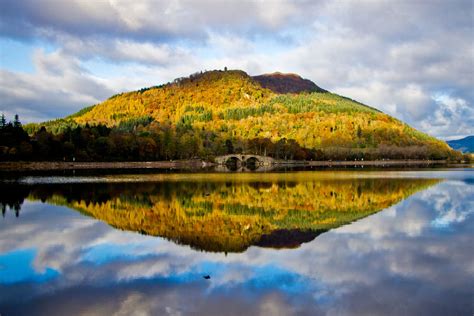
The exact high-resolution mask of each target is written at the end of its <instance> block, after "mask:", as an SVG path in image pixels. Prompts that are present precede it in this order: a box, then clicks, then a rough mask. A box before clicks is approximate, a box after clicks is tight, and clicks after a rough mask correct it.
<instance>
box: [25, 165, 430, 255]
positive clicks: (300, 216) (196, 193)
mask: <svg viewBox="0 0 474 316" xmlns="http://www.w3.org/2000/svg"><path fill="white" fill-rule="evenodd" d="M437 182H439V180H436V179H397V178H394V179H383V178H365V179H357V178H340V177H337V178H334V177H330V176H329V177H328V176H324V177H321V176H320V174H318V173H311V174H308V173H301V174H260V175H257V176H256V175H252V174H248V175H247V174H239V175H236V176H233V177H229V176H228V175H227V176H226V175H222V174H220V175H219V174H213V175H192V176H191V175H190V176H189V177H187V176H186V175H181V176H180V177H178V178H176V177H173V176H170V178H169V179H168V178H167V177H166V176H161V178H160V179H159V181H158V182H145V183H143V182H141V183H102V184H69V185H64V184H63V185H60V186H59V185H54V186H51V185H49V186H37V187H34V188H33V190H32V192H31V194H30V198H33V199H41V200H43V201H44V200H47V201H48V202H50V203H53V204H61V205H67V206H68V207H71V208H74V209H76V210H79V211H81V212H82V213H84V214H87V215H90V216H93V217H95V218H97V219H100V220H103V221H105V222H107V223H108V224H109V225H111V226H113V227H116V228H119V229H122V230H130V231H137V232H140V233H143V234H147V235H153V236H161V237H165V238H168V239H170V240H173V241H175V242H177V243H180V244H186V245H190V246H192V247H193V248H197V249H201V250H205V251H226V252H239V251H244V250H245V249H247V248H248V247H249V246H251V245H258V246H263V247H278V248H280V247H298V246H299V245H300V244H301V243H304V242H308V241H310V240H313V239H314V238H315V237H316V236H317V235H318V234H320V233H322V232H324V231H327V230H329V229H331V228H335V227H339V226H341V225H344V224H347V223H350V222H352V221H354V220H357V219H360V218H362V217H365V216H368V215H370V214H373V213H375V212H378V211H380V210H382V209H385V208H387V207H389V206H391V205H393V204H395V203H397V202H399V201H401V200H403V199H405V198H406V197H408V196H409V195H411V194H413V193H414V192H416V191H419V190H422V189H425V188H427V187H428V186H430V185H433V184H435V183H437Z"/></svg>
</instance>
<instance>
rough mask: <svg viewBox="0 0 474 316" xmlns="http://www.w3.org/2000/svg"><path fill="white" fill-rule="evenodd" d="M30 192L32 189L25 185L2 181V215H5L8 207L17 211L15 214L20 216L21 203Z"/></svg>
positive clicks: (0, 198)
mask: <svg viewBox="0 0 474 316" xmlns="http://www.w3.org/2000/svg"><path fill="white" fill-rule="evenodd" d="M29 193H30V189H29V188H28V187H27V186H23V185H12V184H6V183H0V208H1V209H2V216H3V217H5V214H6V212H7V208H9V209H10V210H12V211H14V212H15V216H16V217H18V216H20V210H21V205H22V204H23V201H24V200H25V198H26V197H27V196H28V194H29Z"/></svg>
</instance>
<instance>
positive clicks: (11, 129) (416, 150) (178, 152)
mask: <svg viewBox="0 0 474 316" xmlns="http://www.w3.org/2000/svg"><path fill="white" fill-rule="evenodd" d="M60 130H61V131H60V132H56V133H53V132H50V131H49V130H47V129H46V128H45V127H44V126H43V127H41V128H39V129H37V130H35V131H33V132H32V133H31V134H30V135H29V134H28V133H27V132H26V131H25V130H24V128H23V126H22V124H21V122H20V120H19V118H18V116H15V119H14V120H13V121H12V122H9V123H6V120H5V117H4V116H2V118H1V121H0V160H2V161H15V160H27V161H160V160H181V159H197V158H199V159H204V160H208V161H211V160H213V158H214V157H216V156H220V155H225V154H234V153H237V154H241V153H242V154H257V155H263V156H270V157H273V158H275V159H282V160H362V159H364V160H377V159H427V158H429V159H450V160H463V159H465V158H466V157H463V156H462V154H461V153H459V152H455V151H452V152H450V153H449V155H448V154H446V152H443V151H437V150H433V149H432V148H431V147H428V146H423V145H413V146H395V145H386V144H380V145H378V146H377V147H375V148H360V147H340V146H332V147H331V146H327V147H324V148H323V147H321V148H305V147H302V146H301V145H300V144H299V142H297V141H296V140H294V139H286V138H281V139H279V140H278V141H272V140H271V139H270V138H265V137H257V138H252V139H242V138H238V137H222V136H223V135H222V133H218V132H214V131H209V130H206V129H205V128H200V129H197V128H193V126H192V125H188V124H185V123H184V122H180V123H179V124H177V125H174V126H173V125H165V124H159V123H158V122H156V121H153V120H152V119H151V118H149V117H142V118H138V119H133V120H130V121H124V122H122V123H121V124H120V125H118V126H116V127H112V128H111V127H107V126H106V125H102V124H98V125H93V126H90V125H88V124H86V125H84V126H82V125H76V126H64V127H62V128H61V129H60Z"/></svg>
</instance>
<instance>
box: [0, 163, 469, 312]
mask: <svg viewBox="0 0 474 316" xmlns="http://www.w3.org/2000/svg"><path fill="white" fill-rule="evenodd" d="M0 192H1V193H0V203H1V205H2V208H3V217H2V218H0V314H1V315H2V316H5V315H187V314H193V315H196V314H197V315H472V314H473V310H474V308H473V301H474V300H473V298H474V257H473V253H474V246H473V245H474V229H473V228H474V225H473V224H474V170H473V169H446V170H441V169H437V170H421V171H356V170H354V171H301V172H288V173H226V174H223V173H208V174H203V173H190V174H185V173H176V174H127V175H118V174H115V175H86V176H50V177H44V176H21V177H17V178H15V179H8V178H5V177H4V178H3V179H2V181H0Z"/></svg>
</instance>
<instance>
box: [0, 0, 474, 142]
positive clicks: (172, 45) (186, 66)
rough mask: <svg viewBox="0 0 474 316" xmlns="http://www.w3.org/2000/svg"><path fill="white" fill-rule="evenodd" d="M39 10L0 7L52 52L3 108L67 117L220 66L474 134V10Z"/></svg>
mask: <svg viewBox="0 0 474 316" xmlns="http://www.w3.org/2000/svg"><path fill="white" fill-rule="evenodd" d="M38 5H39V2H36V1H20V2H18V1H4V2H3V3H2V6H3V8H2V9H3V10H0V11H1V12H2V13H1V14H2V16H1V17H2V19H0V20H3V23H0V34H4V36H7V37H11V38H17V39H19V38H24V37H30V38H33V39H40V40H42V41H47V42H49V43H53V44H54V45H55V46H57V47H58V51H57V52H56V53H50V54H46V53H43V55H44V56H47V58H46V59H47V60H45V58H42V57H41V56H39V57H38V56H37V55H38V54H36V55H35V57H34V59H35V63H36V65H37V73H36V74H35V75H34V76H26V75H24V74H21V73H17V72H10V73H5V72H3V73H2V74H1V75H2V78H1V79H0V80H2V83H3V82H6V83H5V89H6V90H12V91H10V92H8V93H7V92H4V93H5V95H6V96H7V98H6V99H7V100H9V101H8V106H4V107H6V108H8V109H12V108H14V109H15V110H17V111H21V112H22V113H24V115H25V117H28V118H32V117H34V116H36V118H37V120H39V119H43V118H44V117H48V118H49V117H53V116H55V115H56V116H62V115H64V114H66V113H71V112H72V111H70V109H74V110H77V109H78V108H80V107H82V106H86V105H89V104H90V103H91V102H92V103H93V102H97V101H99V100H102V99H104V98H106V97H108V96H110V94H112V93H115V92H116V91H121V90H131V89H135V88H140V87H143V86H152V85H156V84H160V83H163V82H165V81H169V80H172V79H174V78H176V77H181V76H186V75H189V74H190V73H193V72H195V71H200V70H204V69H215V68H220V69H221V68H223V67H224V66H227V67H229V68H240V69H243V70H245V71H247V72H249V73H250V74H253V75H255V74H260V73H263V72H273V71H284V72H295V73H299V74H301V75H302V76H303V77H306V78H309V79H311V80H313V81H315V83H316V84H318V85H319V86H321V87H323V88H326V89H329V90H331V91H335V92H337V93H340V94H343V95H346V96H348V97H351V98H353V99H357V100H359V101H362V102H365V103H367V104H369V105H372V106H375V107H377V108H380V109H381V110H383V111H386V112H388V113H389V114H392V115H395V116H396V117H397V118H399V119H402V120H404V121H406V122H407V123H409V124H411V125H413V126H414V127H416V128H418V129H421V130H423V131H425V132H428V133H431V134H434V135H435V136H439V137H450V136H451V137H452V136H458V135H466V134H469V133H472V132H473V131H472V127H470V126H472V121H473V120H474V115H473V112H472V107H473V106H474V105H473V100H474V92H472V87H473V86H474V58H473V56H474V42H473V41H472V33H473V25H472V20H473V10H472V3H471V1H464V0H459V1H450V2H443V1H435V2H427V1H418V2H409V1H397V2H393V1H377V2H374V1H342V2H341V1H316V2H315V1H299V2H294V1H289V0H279V1H226V2H218V1H212V0H202V1H187V0H179V1H171V2H170V1H151V0H144V1H126V0H110V1H98V2H97V1H95V2H94V1H79V0H75V1H70V2H68V3H67V4H66V3H64V2H63V1H57V0H47V1H46V2H42V3H41V6H42V7H43V8H44V7H48V10H42V9H40V8H38ZM18 12H20V13H18ZM72 13H74V14H72ZM20 30H21V31H20ZM32 45H35V44H34V42H33V44H32ZM67 61H68V62H67ZM91 61H94V62H95V63H96V64H97V63H101V64H102V67H101V68H106V67H109V66H110V67H112V66H111V65H114V66H113V67H115V68H117V69H119V74H118V75H113V74H112V75H111V74H106V73H103V72H102V73H101V71H100V70H96V69H94V68H93V67H86V66H85V65H86V64H90V62H91ZM64 62H66V64H64V65H63V64H62V63H64ZM86 68H87V70H88V71H85V69H86ZM64 69H66V71H64ZM6 77H9V78H10V77H12V79H13V80H11V81H12V82H15V83H14V84H9V83H8V82H7V81H10V80H6V79H5V78H6ZM55 77H56V78H59V77H60V78H62V80H63V81H64V82H65V83H66V86H65V87H63V86H62V85H61V84H58V80H54V79H53V78H55ZM38 81H40V82H44V83H48V85H49V89H50V93H49V94H48V95H45V93H39V92H38V91H37V90H38V89H40V88H39V87H38V85H39V84H38V83H37V82H38ZM79 82H81V84H79ZM84 87H89V88H88V89H85V88H84ZM13 90H14V91H13ZM107 92H110V94H109V95H107ZM443 93H444V94H447V95H449V97H450V98H452V99H454V100H463V101H462V102H464V103H463V104H461V103H462V102H461V103H459V102H458V104H457V105H456V106H455V108H452V106H451V107H450V105H449V104H447V103H446V102H447V101H446V100H437V99H436V98H435V100H434V101H433V96H437V95H439V94H443ZM26 100H28V102H26ZM40 103H43V104H45V105H44V106H39V105H38V104H40ZM71 104H73V105H71ZM34 112H36V114H33V113H34Z"/></svg>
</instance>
